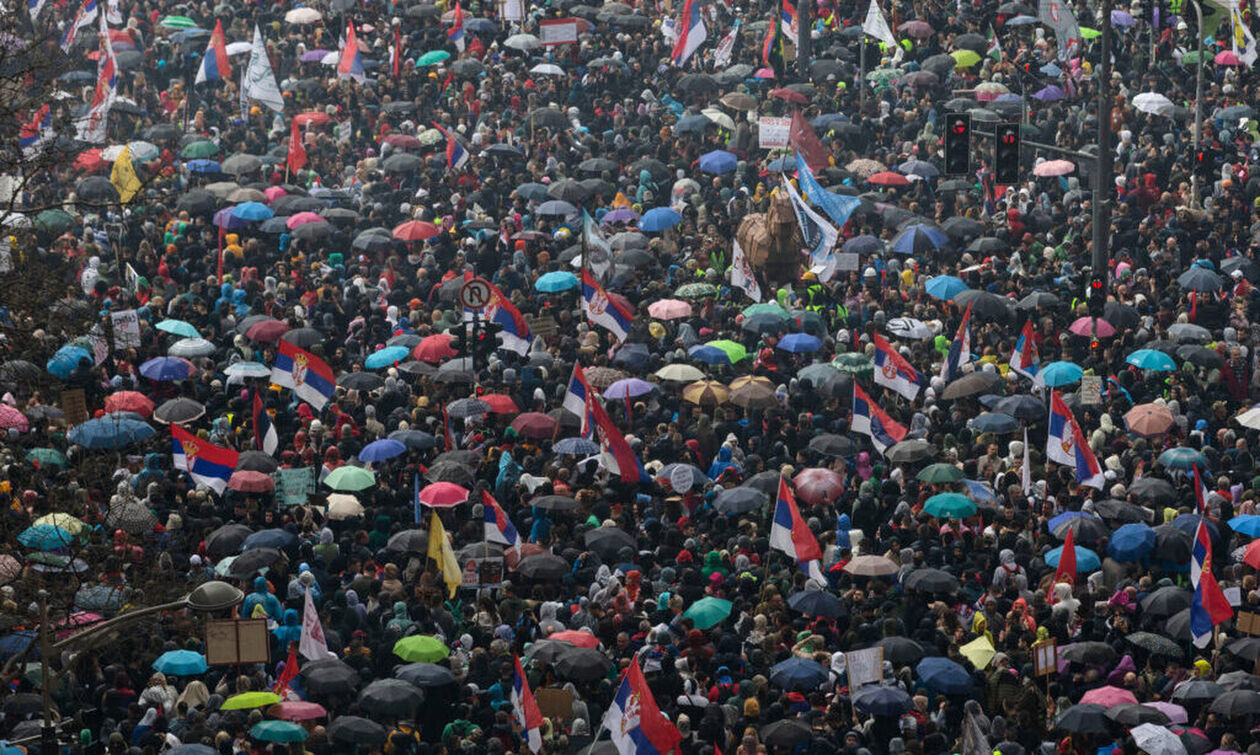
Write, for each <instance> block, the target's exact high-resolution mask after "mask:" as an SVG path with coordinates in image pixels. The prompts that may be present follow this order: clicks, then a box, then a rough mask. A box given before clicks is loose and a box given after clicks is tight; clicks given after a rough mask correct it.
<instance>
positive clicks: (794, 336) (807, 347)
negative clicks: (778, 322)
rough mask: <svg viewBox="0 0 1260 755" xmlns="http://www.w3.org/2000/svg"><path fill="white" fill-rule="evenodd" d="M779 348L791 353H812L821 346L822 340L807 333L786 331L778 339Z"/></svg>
mask: <svg viewBox="0 0 1260 755" xmlns="http://www.w3.org/2000/svg"><path fill="white" fill-rule="evenodd" d="M779 348H780V349H783V350H784V351H787V352H791V353H793V354H812V353H813V352H815V351H818V350H819V349H821V348H822V341H820V340H819V339H817V338H815V337H814V336H811V335H810V334H808V333H788V334H787V335H785V336H783V338H781V339H779Z"/></svg>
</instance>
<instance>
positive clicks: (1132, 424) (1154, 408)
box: [1124, 352, 1173, 438]
mask: <svg viewBox="0 0 1260 755" xmlns="http://www.w3.org/2000/svg"><path fill="white" fill-rule="evenodd" d="M1155 353H1157V354H1158V353H1159V352H1155ZM1124 423H1125V426H1126V427H1128V428H1129V432H1131V433H1135V434H1137V435H1141V436H1143V437H1146V438H1154V437H1158V436H1160V435H1163V434H1164V433H1167V432H1168V431H1169V430H1170V429H1172V426H1173V417H1172V413H1171V412H1169V411H1168V408H1167V407H1165V406H1162V405H1160V404H1140V405H1138V406H1135V407H1133V408H1132V409H1130V410H1129V411H1128V412H1126V413H1125V415H1124Z"/></svg>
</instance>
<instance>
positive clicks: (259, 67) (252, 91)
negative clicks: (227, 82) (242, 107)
mask: <svg viewBox="0 0 1260 755" xmlns="http://www.w3.org/2000/svg"><path fill="white" fill-rule="evenodd" d="M244 87H245V96H246V97H249V98H250V99H255V100H258V101H259V102H261V103H262V104H264V105H266V106H267V107H269V108H271V109H272V110H274V111H276V112H277V113H283V112H284V95H282V94H280V87H279V86H278V85H277V84H276V75H275V74H274V73H272V71H271V61H270V60H268V59H267V46H266V45H265V44H263V36H262V31H261V30H260V29H259V28H258V25H257V24H255V25H254V44H253V47H251V48H250V50H249V69H248V70H246V71H245V83H244Z"/></svg>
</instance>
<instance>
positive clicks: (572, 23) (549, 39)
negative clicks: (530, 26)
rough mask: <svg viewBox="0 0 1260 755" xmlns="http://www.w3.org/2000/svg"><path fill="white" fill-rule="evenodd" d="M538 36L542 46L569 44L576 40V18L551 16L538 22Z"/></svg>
mask: <svg viewBox="0 0 1260 755" xmlns="http://www.w3.org/2000/svg"><path fill="white" fill-rule="evenodd" d="M538 38H539V39H540V40H541V41H542V44H543V47H554V46H556V45H571V44H575V43H576V42H577V41H578V31H577V19H576V18H552V19H548V20H546V21H540V22H538Z"/></svg>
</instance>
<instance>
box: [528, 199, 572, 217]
mask: <svg viewBox="0 0 1260 755" xmlns="http://www.w3.org/2000/svg"><path fill="white" fill-rule="evenodd" d="M577 211H578V209H577V208H576V207H574V206H573V205H571V204H569V203H568V202H566V201H564V200H563V199H552V200H549V201H546V202H543V203H542V204H540V205H538V209H537V210H535V212H536V213H537V214H539V215H555V216H557V217H568V216H570V215H576V214H577Z"/></svg>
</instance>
